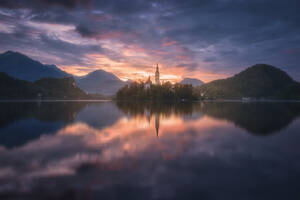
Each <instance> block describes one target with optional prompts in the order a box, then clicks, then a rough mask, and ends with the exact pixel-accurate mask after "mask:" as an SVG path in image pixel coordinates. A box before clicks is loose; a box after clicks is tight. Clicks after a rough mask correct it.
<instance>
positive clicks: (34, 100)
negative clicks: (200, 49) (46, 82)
mask: <svg viewBox="0 0 300 200" xmlns="http://www.w3.org/2000/svg"><path fill="white" fill-rule="evenodd" d="M0 102H134V103H136V102H153V103H197V102H198V103H201V102H237V103H267V102H270V103H276V102H278V103H280V102H282V103H300V100H270V99H269V100H267V99H264V100H238V99H216V100H185V101H171V100H170V101H169V100H165V101H150V100H115V99H0Z"/></svg>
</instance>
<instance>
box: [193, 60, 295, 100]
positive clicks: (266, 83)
mask: <svg viewBox="0 0 300 200" xmlns="http://www.w3.org/2000/svg"><path fill="white" fill-rule="evenodd" d="M196 91H197V93H198V94H199V95H200V96H201V98H204V99H242V98H244V97H249V98H256V99H257V98H258V99H264V98H266V99H282V100H295V99H300V83H298V82H296V81H295V80H293V79H292V78H291V77H290V76H289V75H288V74H287V73H286V72H285V71H283V70H281V69H279V68H276V67H274V66H272V65H267V64H256V65H253V66H251V67H248V68H247V69H245V70H243V71H241V72H240V73H238V74H235V75H234V76H232V77H229V78H227V79H219V80H214V81H212V82H209V83H207V84H204V85H202V86H200V87H198V88H196Z"/></svg>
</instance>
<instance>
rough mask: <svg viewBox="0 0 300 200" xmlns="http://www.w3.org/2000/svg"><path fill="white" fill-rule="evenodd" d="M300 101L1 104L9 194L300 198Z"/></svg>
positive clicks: (3, 179)
mask: <svg viewBox="0 0 300 200" xmlns="http://www.w3.org/2000/svg"><path fill="white" fill-rule="evenodd" d="M299 116H300V103H237V102H223V103H221V102H219V103H217V102H214V103H212V102H210V103H209V102H205V103H184V104H167V103H164V104H150V103H144V104H137V103H125V102H123V103H113V102H98V103H96V102H15V103H7V102H6V103H5V102H2V103H0V199H130V200H131V199H139V200H140V199H229V200H231V199H239V200H247V199H249V200H250V199H264V200H266V199H272V200H273V199H300V118H299Z"/></svg>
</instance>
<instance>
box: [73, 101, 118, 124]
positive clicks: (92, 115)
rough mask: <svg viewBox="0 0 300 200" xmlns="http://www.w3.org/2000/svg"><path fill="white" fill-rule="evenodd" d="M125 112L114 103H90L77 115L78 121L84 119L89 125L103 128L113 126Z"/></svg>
mask: <svg viewBox="0 0 300 200" xmlns="http://www.w3.org/2000/svg"><path fill="white" fill-rule="evenodd" d="M123 115H124V114H123V113H122V112H121V111H120V110H119V109H118V108H117V107H116V106H115V105H114V104H112V103H107V102H104V103H90V104H89V105H87V106H86V107H85V108H84V109H82V110H81V111H80V112H79V113H78V115H77V121H83V122H85V123H87V124H88V125H89V126H91V127H93V128H96V129H102V128H104V127H107V126H111V125H113V124H114V123H116V121H118V120H119V118H120V117H122V116H123Z"/></svg>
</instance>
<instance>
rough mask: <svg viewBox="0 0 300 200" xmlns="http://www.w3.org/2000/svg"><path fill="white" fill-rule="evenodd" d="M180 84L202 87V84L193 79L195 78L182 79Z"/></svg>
mask: <svg viewBox="0 0 300 200" xmlns="http://www.w3.org/2000/svg"><path fill="white" fill-rule="evenodd" d="M179 83H180V84H191V85H193V86H194V87H195V86H200V85H203V84H204V83H203V82H202V81H201V80H199V79H195V78H185V79H183V80H182V81H180V82H179Z"/></svg>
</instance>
